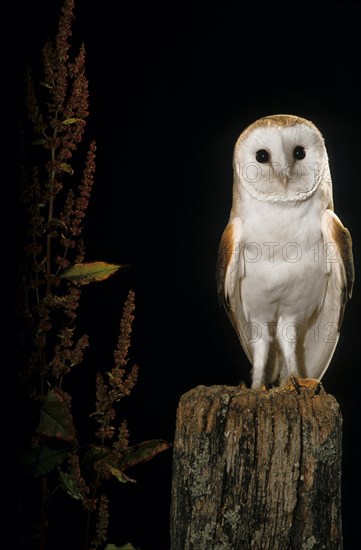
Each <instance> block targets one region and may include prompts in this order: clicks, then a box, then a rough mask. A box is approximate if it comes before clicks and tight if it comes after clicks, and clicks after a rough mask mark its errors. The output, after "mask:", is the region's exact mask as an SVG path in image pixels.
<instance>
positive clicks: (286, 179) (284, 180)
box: [282, 176, 289, 189]
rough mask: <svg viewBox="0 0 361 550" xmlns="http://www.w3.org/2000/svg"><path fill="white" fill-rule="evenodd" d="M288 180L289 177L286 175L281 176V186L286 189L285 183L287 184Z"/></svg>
mask: <svg viewBox="0 0 361 550" xmlns="http://www.w3.org/2000/svg"><path fill="white" fill-rule="evenodd" d="M288 182H289V178H288V176H283V177H282V184H283V187H284V188H285V189H286V187H287V185H288Z"/></svg>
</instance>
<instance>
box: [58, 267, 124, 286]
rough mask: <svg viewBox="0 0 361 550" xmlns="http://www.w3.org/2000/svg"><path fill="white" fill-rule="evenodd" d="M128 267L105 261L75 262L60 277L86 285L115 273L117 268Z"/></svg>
mask: <svg viewBox="0 0 361 550" xmlns="http://www.w3.org/2000/svg"><path fill="white" fill-rule="evenodd" d="M124 267H128V266H125V265H119V264H107V263H106V262H88V263H83V264H75V265H73V266H72V267H70V268H69V269H68V270H67V271H65V273H63V274H62V277H65V278H66V279H68V280H69V281H71V282H72V283H75V284H77V285H87V284H88V283H95V282H98V281H104V280H105V279H108V277H110V276H111V275H113V274H114V273H116V272H117V271H118V269H121V268H124Z"/></svg>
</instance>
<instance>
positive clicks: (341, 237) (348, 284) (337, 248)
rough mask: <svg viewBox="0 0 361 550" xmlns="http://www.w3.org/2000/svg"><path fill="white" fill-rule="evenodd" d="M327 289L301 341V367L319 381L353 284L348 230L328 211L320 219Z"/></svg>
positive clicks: (338, 329) (325, 366)
mask: <svg viewBox="0 0 361 550" xmlns="http://www.w3.org/2000/svg"><path fill="white" fill-rule="evenodd" d="M321 229H322V235H323V240H324V258H323V261H324V263H325V269H326V276H327V286H326V291H325V296H324V300H323V302H322V304H321V307H320V309H319V312H318V317H317V319H316V322H315V323H314V325H313V327H312V329H311V330H309V331H308V332H307V335H306V339H305V368H306V371H307V374H308V375H309V376H310V377H312V378H317V379H318V380H320V379H321V378H322V376H323V375H324V373H325V371H326V369H327V367H328V365H329V364H330V361H331V358H332V355H333V353H334V351H335V348H336V345H337V341H338V339H339V335H340V328H341V324H342V320H343V314H344V310H345V307H346V303H347V301H348V300H349V299H350V298H351V295H352V288H353V283H354V263H353V255H352V240H351V235H350V233H349V231H348V230H347V229H346V227H344V226H343V224H342V223H341V221H340V219H339V218H338V217H337V216H336V214H335V213H334V212H332V210H326V211H325V212H324V214H323V216H322V219H321Z"/></svg>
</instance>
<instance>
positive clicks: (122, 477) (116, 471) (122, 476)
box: [109, 466, 136, 483]
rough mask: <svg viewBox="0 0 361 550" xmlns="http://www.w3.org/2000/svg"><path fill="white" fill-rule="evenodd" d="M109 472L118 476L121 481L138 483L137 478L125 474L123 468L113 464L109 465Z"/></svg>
mask: <svg viewBox="0 0 361 550" xmlns="http://www.w3.org/2000/svg"><path fill="white" fill-rule="evenodd" d="M109 472H110V473H111V474H112V475H113V476H114V477H116V478H117V480H118V481H120V483H136V481H135V479H132V478H131V477H128V476H126V475H125V473H124V472H123V471H122V470H119V469H118V468H114V467H113V466H109Z"/></svg>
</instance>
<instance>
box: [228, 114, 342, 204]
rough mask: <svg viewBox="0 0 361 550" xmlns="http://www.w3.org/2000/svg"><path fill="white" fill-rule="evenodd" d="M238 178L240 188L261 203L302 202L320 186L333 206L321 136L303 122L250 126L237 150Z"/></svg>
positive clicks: (278, 119)
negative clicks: (244, 189)
mask: <svg viewBox="0 0 361 550" xmlns="http://www.w3.org/2000/svg"><path fill="white" fill-rule="evenodd" d="M234 172H235V185H236V186H238V187H239V186H241V187H242V186H243V187H245V188H246V190H247V191H248V192H249V193H250V194H251V195H252V196H253V197H254V198H256V199H258V200H262V201H272V202H294V201H303V200H306V199H307V198H308V197H310V196H311V195H313V193H314V192H315V191H316V189H317V188H318V187H319V185H320V183H321V185H322V187H324V191H325V194H326V195H328V200H329V201H330V202H331V201H332V196H331V195H332V191H331V189H332V184H331V179H330V174H329V169H328V158H327V152H326V148H325V145H324V140H323V137H322V134H321V133H320V131H319V130H318V129H317V128H316V126H315V125H314V124H313V123H312V122H310V121H309V120H306V119H304V118H301V117H297V116H293V115H272V116H267V117H264V118H261V119H259V120H257V121H256V122H254V123H253V124H251V125H250V126H248V127H247V128H246V129H245V130H244V131H243V132H242V134H241V135H240V137H239V138H238V140H237V143H236V145H235V149H234ZM239 192H241V189H239Z"/></svg>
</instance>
